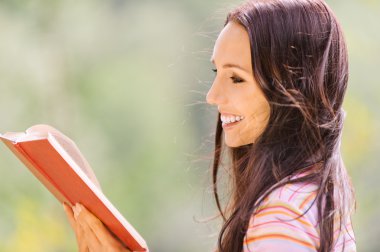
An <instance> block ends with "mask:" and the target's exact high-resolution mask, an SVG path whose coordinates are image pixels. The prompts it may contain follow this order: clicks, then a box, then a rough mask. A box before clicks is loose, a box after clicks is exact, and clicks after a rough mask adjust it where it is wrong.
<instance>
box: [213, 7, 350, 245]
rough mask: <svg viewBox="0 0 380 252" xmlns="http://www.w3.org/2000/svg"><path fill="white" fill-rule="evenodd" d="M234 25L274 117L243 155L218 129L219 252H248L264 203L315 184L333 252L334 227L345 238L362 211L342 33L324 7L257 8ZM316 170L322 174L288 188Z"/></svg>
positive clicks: (233, 16)
mask: <svg viewBox="0 0 380 252" xmlns="http://www.w3.org/2000/svg"><path fill="white" fill-rule="evenodd" d="M228 22H237V23H239V24H241V25H242V26H243V27H245V29H246V30H247V32H248V35H249V39H250V47H251V59H252V68H253V73H254V77H255V79H256V81H257V82H258V84H259V86H260V87H261V89H262V91H263V92H264V95H265V96H266V98H267V100H268V102H269V104H270V110H271V112H270V117H269V122H268V125H267V127H266V128H265V130H264V132H263V133H262V134H261V135H260V136H259V137H258V138H257V139H256V140H255V142H254V143H252V144H249V145H245V146H240V147H235V148H230V147H227V146H226V145H225V143H224V141H223V134H222V133H223V129H222V126H221V121H220V120H218V122H217V127H216V136H215V153H214V161H213V168H212V169H213V189H214V196H215V200H216V204H217V207H218V209H219V212H220V214H221V216H222V217H223V220H224V222H223V227H222V229H221V232H220V234H219V239H218V250H219V251H220V252H240V251H242V246H243V239H244V236H245V233H246V231H247V227H248V223H249V220H250V218H252V216H253V213H254V210H255V208H256V207H257V206H258V205H260V203H261V202H262V200H263V199H264V198H265V197H266V196H268V195H269V193H271V192H272V191H273V190H275V189H276V188H279V187H280V186H283V185H284V184H286V183H295V182H305V181H309V182H314V183H317V184H318V185H319V189H318V191H317V196H316V199H315V200H314V202H313V204H317V206H318V219H319V228H320V247H319V248H318V251H323V252H327V251H331V250H332V249H333V247H334V232H333V229H334V225H337V227H338V228H339V229H340V230H342V229H343V226H344V225H345V223H346V221H347V219H350V218H351V213H352V211H353V209H354V206H355V202H354V192H353V188H352V185H351V182H350V178H349V176H348V175H347V171H346V168H345V166H344V163H343V160H342V158H341V153H340V143H341V134H342V129H343V121H344V117H345V112H344V110H343V109H342V103H343V98H344V95H345V92H346V88H347V81H348V59H347V49H346V45H345V41H344V37H343V34H342V30H341V27H340V25H339V23H338V21H337V19H336V17H335V16H334V14H333V13H332V11H331V10H330V8H329V7H328V6H327V5H326V3H325V2H324V1H322V0H252V1H248V2H246V3H245V4H243V5H241V6H239V7H237V8H236V9H234V10H233V11H231V12H230V13H229V14H228V16H227V20H226V23H225V24H227V23H228ZM218 118H220V114H219V116H218ZM225 157H227V160H229V161H230V165H231V169H232V170H231V174H232V178H231V182H232V187H231V188H232V191H230V198H229V200H228V202H227V203H226V206H225V210H223V206H222V203H221V200H220V197H219V194H218V190H217V185H218V171H219V169H220V162H221V160H223V159H224V158H225ZM311 167H313V168H314V171H316V172H312V173H310V174H308V175H306V176H302V177H300V178H297V179H292V180H285V181H283V180H284V178H289V177H290V176H291V175H297V174H299V173H301V172H304V171H305V170H308V169H311ZM315 168H317V169H315ZM309 209H310V208H309ZM306 212H307V210H306ZM336 217H338V218H337V220H338V224H337V223H336V220H335V223H334V219H335V218H336ZM343 249H344V246H343Z"/></svg>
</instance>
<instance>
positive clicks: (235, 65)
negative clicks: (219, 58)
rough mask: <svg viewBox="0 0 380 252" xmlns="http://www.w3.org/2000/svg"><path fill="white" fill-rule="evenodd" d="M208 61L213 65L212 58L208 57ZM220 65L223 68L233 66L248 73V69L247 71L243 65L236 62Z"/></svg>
mask: <svg viewBox="0 0 380 252" xmlns="http://www.w3.org/2000/svg"><path fill="white" fill-rule="evenodd" d="M210 62H211V63H213V64H214V65H215V60H214V59H210ZM222 67H223V68H228V67H234V68H238V69H240V70H242V71H244V72H247V73H249V71H247V70H246V69H244V67H242V66H240V65H237V64H233V63H226V64H224V65H223V66H222Z"/></svg>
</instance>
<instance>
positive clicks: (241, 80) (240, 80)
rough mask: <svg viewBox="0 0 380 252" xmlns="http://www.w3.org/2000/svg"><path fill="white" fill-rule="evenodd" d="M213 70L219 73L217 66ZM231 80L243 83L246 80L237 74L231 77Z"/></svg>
mask: <svg viewBox="0 0 380 252" xmlns="http://www.w3.org/2000/svg"><path fill="white" fill-rule="evenodd" d="M212 71H213V72H214V73H217V72H218V70H217V69H216V68H213V69H212ZM231 80H232V82H233V83H242V82H244V80H243V79H242V78H240V77H237V76H235V75H234V76H232V77H231Z"/></svg>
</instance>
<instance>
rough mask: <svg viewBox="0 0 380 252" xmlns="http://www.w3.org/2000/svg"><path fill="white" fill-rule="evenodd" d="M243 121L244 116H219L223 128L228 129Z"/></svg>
mask: <svg viewBox="0 0 380 252" xmlns="http://www.w3.org/2000/svg"><path fill="white" fill-rule="evenodd" d="M243 119H244V116H224V115H221V116H220V120H221V121H222V127H223V128H230V127H232V126H234V125H236V124H238V123H239V122H241V121H242V120H243Z"/></svg>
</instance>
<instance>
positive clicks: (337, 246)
mask: <svg viewBox="0 0 380 252" xmlns="http://www.w3.org/2000/svg"><path fill="white" fill-rule="evenodd" d="M351 241H353V242H355V240H354V239H352V238H350V239H349V240H347V241H345V242H344V244H346V243H349V242H351ZM342 246H343V242H341V243H340V244H338V245H336V246H335V248H334V249H337V248H339V247H342Z"/></svg>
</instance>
